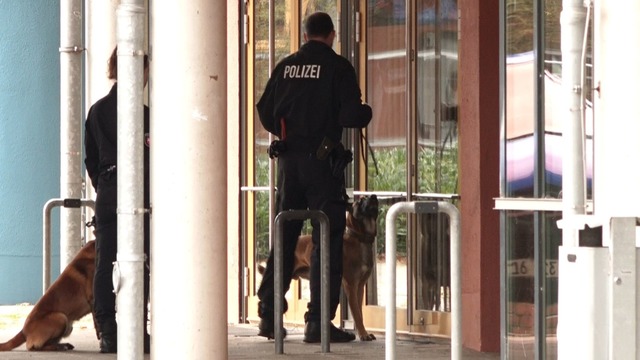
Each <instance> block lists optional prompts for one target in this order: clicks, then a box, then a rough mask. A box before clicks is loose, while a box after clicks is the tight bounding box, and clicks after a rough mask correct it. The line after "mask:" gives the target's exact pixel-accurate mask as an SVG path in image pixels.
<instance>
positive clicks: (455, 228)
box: [385, 201, 462, 360]
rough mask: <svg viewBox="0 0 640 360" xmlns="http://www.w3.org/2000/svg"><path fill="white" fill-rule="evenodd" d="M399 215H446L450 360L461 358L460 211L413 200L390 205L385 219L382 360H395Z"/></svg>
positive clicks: (440, 202)
mask: <svg viewBox="0 0 640 360" xmlns="http://www.w3.org/2000/svg"><path fill="white" fill-rule="evenodd" d="M400 212H409V213H420V214H436V213H438V212H443V213H445V214H447V215H448V216H449V219H450V221H449V223H450V225H449V229H450V234H451V359H454V360H459V359H461V358H462V321H461V319H462V317H461V312H462V298H461V293H462V290H461V286H460V212H459V211H458V209H457V208H456V207H455V206H454V205H453V204H451V203H448V202H445V201H414V202H400V203H396V204H393V205H392V206H391V207H390V208H389V211H388V212H387V216H386V219H385V220H386V249H385V257H386V259H387V271H386V273H387V279H386V283H387V290H386V293H387V303H386V305H385V306H386V308H385V326H386V328H385V336H386V338H385V359H392V360H395V359H396V261H395V258H396V225H395V220H396V218H397V216H398V214H399V213H400Z"/></svg>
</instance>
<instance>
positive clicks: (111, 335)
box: [100, 320, 118, 354]
mask: <svg viewBox="0 0 640 360" xmlns="http://www.w3.org/2000/svg"><path fill="white" fill-rule="evenodd" d="M100 352H101V353H103V354H104V353H106V354H115V353H117V352H118V325H117V323H116V321H115V320H108V321H105V322H103V323H101V324H100Z"/></svg>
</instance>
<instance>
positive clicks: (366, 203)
mask: <svg viewBox="0 0 640 360" xmlns="http://www.w3.org/2000/svg"><path fill="white" fill-rule="evenodd" d="M351 214H352V215H353V217H354V218H356V219H358V220H363V219H365V218H368V219H377V218H378V198H377V197H376V196H375V195H371V196H363V197H361V198H359V199H358V200H357V201H355V202H354V203H353V205H352V207H351Z"/></svg>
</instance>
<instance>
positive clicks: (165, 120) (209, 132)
mask: <svg viewBox="0 0 640 360" xmlns="http://www.w3.org/2000/svg"><path fill="white" fill-rule="evenodd" d="M226 6H227V3H226V2H225V1H208V0H194V1H189V2H172V1H154V2H153V3H152V5H151V12H150V24H151V27H150V34H151V39H150V44H151V80H150V86H151V88H150V92H151V102H150V107H151V171H152V172H151V201H152V222H151V223H152V230H151V234H152V242H151V243H152V245H151V281H152V284H151V306H152V312H151V313H152V315H151V317H152V321H151V335H152V339H153V340H152V348H151V352H152V354H153V357H154V359H171V360H173V359H217V358H225V357H226V356H227V316H226V309H227V294H226V290H227V241H228V237H227V212H228V211H229V209H228V206H227V185H226V182H227V152H228V151H236V150H234V149H228V148H227V140H226V134H227V125H226V124H227V109H226V106H227V74H226V72H227V64H226V59H227V47H226V29H227V18H226V13H227V12H226ZM229 121H238V119H230V120H229ZM234 240H235V239H234ZM178 313H179V316H176V314H178Z"/></svg>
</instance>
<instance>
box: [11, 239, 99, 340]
mask: <svg viewBox="0 0 640 360" xmlns="http://www.w3.org/2000/svg"><path fill="white" fill-rule="evenodd" d="M95 261H96V244H95V241H89V242H88V243H87V244H86V245H85V246H84V247H83V248H82V249H80V251H79V252H78V254H77V255H76V256H75V257H74V258H73V260H71V262H70V263H69V265H67V267H66V268H65V269H64V271H63V272H62V273H61V274H60V276H59V277H58V279H57V280H56V281H55V282H54V283H53V284H52V285H51V287H49V289H48V290H47V291H46V292H45V293H44V295H42V298H40V300H38V302H37V303H36V305H35V306H34V307H33V309H32V310H31V312H30V313H29V316H27V320H25V322H24V326H23V327H22V330H20V332H19V333H18V334H17V335H16V336H14V337H13V339H11V340H9V341H7V342H5V343H2V344H0V351H10V350H13V349H15V348H16V347H18V346H20V345H22V344H24V343H25V342H26V343H27V350H29V351H64V350H71V349H73V345H71V344H69V343H60V340H61V339H62V338H64V337H67V336H69V335H70V334H71V331H72V330H73V322H74V321H76V320H79V319H80V318H82V317H83V316H85V315H87V314H89V313H90V312H92V309H93V275H94V273H95Z"/></svg>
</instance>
